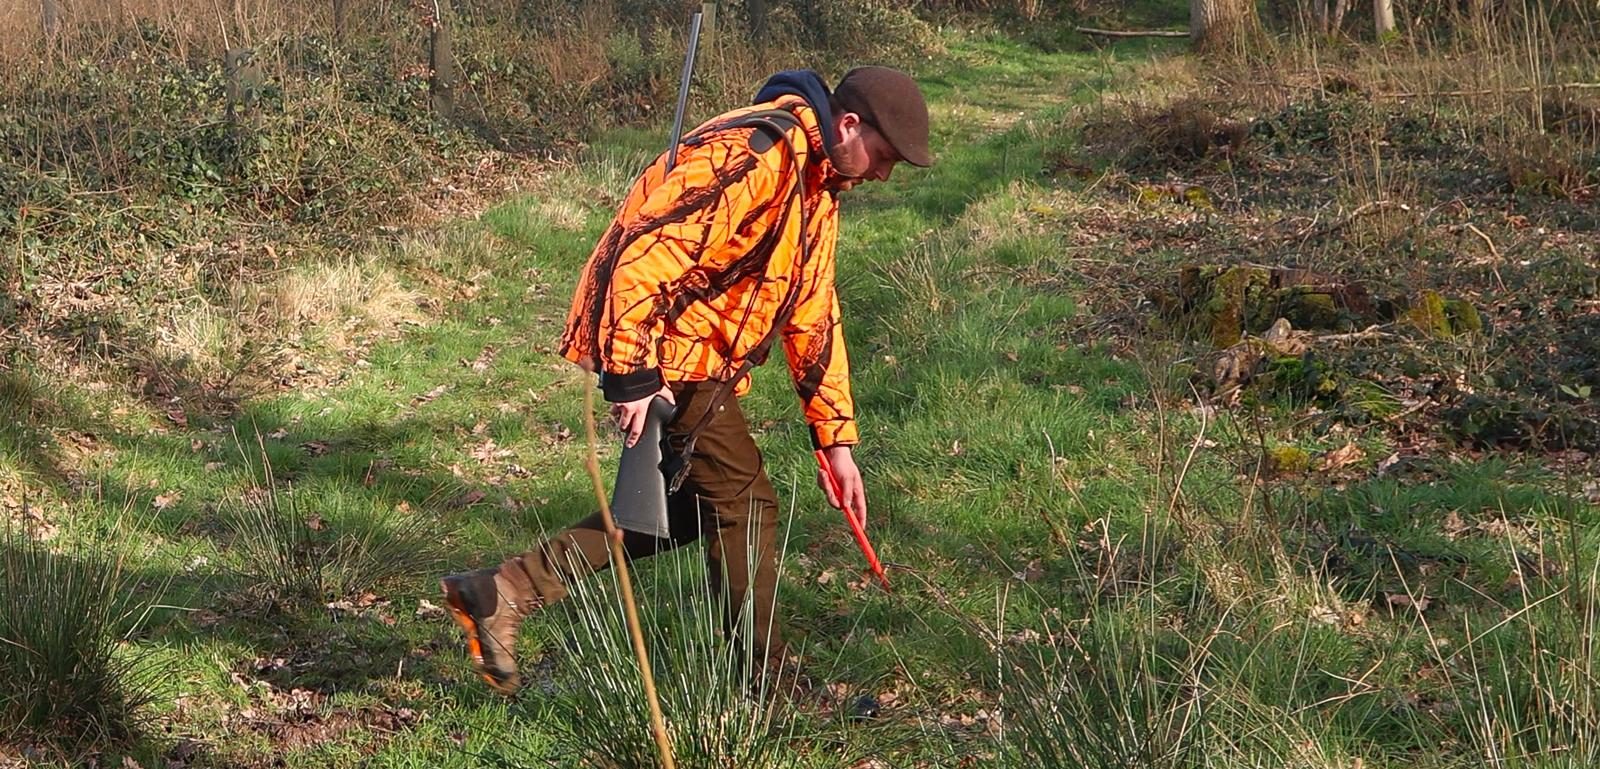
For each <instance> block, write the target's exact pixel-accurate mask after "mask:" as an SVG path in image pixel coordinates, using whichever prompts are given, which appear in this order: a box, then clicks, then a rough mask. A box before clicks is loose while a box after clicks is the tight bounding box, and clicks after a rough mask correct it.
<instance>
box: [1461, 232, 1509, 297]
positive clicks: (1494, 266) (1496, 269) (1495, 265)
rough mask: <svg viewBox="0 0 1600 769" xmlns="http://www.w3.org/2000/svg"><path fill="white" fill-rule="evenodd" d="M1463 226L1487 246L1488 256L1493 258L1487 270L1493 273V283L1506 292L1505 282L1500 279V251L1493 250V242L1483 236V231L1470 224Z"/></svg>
mask: <svg viewBox="0 0 1600 769" xmlns="http://www.w3.org/2000/svg"><path fill="white" fill-rule="evenodd" d="M1464 226H1465V227H1466V228H1467V229H1469V230H1472V232H1473V234H1475V235H1477V236H1478V237H1480V238H1483V242H1484V243H1486V244H1488V246H1489V255H1490V256H1492V257H1494V261H1492V262H1490V263H1489V270H1490V271H1491V272H1493V273H1494V282H1496V283H1499V284H1500V290H1501V292H1504V291H1505V290H1506V282H1505V281H1504V280H1502V279H1501V278H1500V261H1501V259H1500V249H1498V248H1495V247H1494V241H1493V240H1490V239H1489V236H1488V235H1485V234H1484V233H1483V230H1480V229H1478V228H1477V227H1476V226H1475V225H1473V224H1472V222H1467V223H1466V224H1465V225H1464Z"/></svg>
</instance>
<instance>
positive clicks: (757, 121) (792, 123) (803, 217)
mask: <svg viewBox="0 0 1600 769" xmlns="http://www.w3.org/2000/svg"><path fill="white" fill-rule="evenodd" d="M799 125H800V118H799V117H797V116H795V114H794V113H793V112H790V111H788V110H786V109H779V108H773V109H764V110H757V111H755V112H751V113H747V114H744V115H740V116H739V117H736V118H733V119H731V120H729V121H728V122H727V123H722V124H717V125H712V126H708V127H707V129H708V130H706V131H704V132H702V133H697V134H694V135H691V136H690V137H688V138H687V139H685V140H684V143H685V144H689V146H696V145H698V144H701V143H704V141H705V138H704V137H705V134H706V133H711V132H713V131H719V130H725V129H728V128H743V127H746V126H749V127H753V128H757V129H760V130H764V131H768V132H770V133H772V134H773V139H774V141H777V142H782V143H783V146H784V148H785V149H786V150H787V151H788V153H789V160H790V162H791V163H793V164H794V166H795V168H796V169H797V173H799V171H798V169H799V167H800V158H799V156H798V154H797V153H796V152H795V151H794V145H793V144H791V143H790V142H789V130H790V129H793V128H795V127H796V126H799ZM790 195H791V196H793V198H794V199H795V204H796V205H797V206H798V207H799V209H800V243H799V246H800V253H801V254H802V255H808V254H810V252H811V251H810V248H809V247H808V246H809V244H808V243H807V239H808V235H809V234H810V231H811V216H810V214H809V213H808V212H807V211H806V206H805V194H804V186H803V180H802V179H801V178H799V177H798V176H797V178H796V179H795V184H794V189H793V191H792V192H790ZM790 294H791V295H790V296H788V297H786V298H785V299H784V303H783V306H782V309H780V310H779V311H778V314H777V315H776V316H775V317H774V318H773V319H772V328H770V329H768V330H767V335H766V336H765V337H763V338H762V340H761V341H760V342H758V343H757V344H756V346H755V347H753V348H751V350H750V353H749V354H748V355H746V356H745V359H744V362H743V363H741V364H739V368H738V369H736V370H735V371H734V373H733V376H731V377H729V378H728V379H727V381H725V382H723V383H722V384H721V385H720V386H718V388H717V391H716V393H714V394H713V395H712V396H711V403H710V404H709V406H708V407H707V408H706V411H705V413H704V414H702V415H701V417H700V419H699V421H697V422H696V423H695V425H694V426H693V427H691V428H689V432H688V437H687V439H686V440H685V441H684V443H683V450H682V451H680V452H679V453H678V456H677V457H676V461H675V462H673V463H672V464H673V465H675V467H674V468H673V470H672V477H671V478H670V479H669V482H668V484H667V493H668V494H674V493H677V491H678V489H679V487H681V486H682V485H683V482H684V480H685V479H687V478H688V476H689V461H690V455H691V454H693V453H694V444H695V441H696V440H698V439H699V437H700V434H701V433H702V432H704V431H705V429H706V427H707V426H708V425H710V424H711V420H712V419H713V418H714V417H715V416H716V414H717V410H718V409H719V408H721V406H722V404H723V403H724V402H726V401H727V400H728V396H730V395H732V394H733V389H734V387H736V386H738V383H739V380H741V379H743V378H745V377H746V376H748V375H749V373H750V371H751V370H752V369H754V368H755V367H756V366H759V365H761V364H763V363H766V362H767V358H768V356H769V355H770V354H771V353H772V346H773V345H774V344H776V343H777V341H778V337H779V336H781V335H782V334H783V328H784V326H787V325H789V319H790V318H792V317H794V312H795V307H796V306H797V304H798V303H797V302H796V301H795V298H794V296H793V289H791V290H790Z"/></svg>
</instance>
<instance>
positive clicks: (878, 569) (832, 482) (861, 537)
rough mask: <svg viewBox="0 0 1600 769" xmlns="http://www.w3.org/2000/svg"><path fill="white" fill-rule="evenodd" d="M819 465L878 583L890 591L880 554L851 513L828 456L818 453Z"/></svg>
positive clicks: (859, 522)
mask: <svg viewBox="0 0 1600 769" xmlns="http://www.w3.org/2000/svg"><path fill="white" fill-rule="evenodd" d="M817 464H818V465H819V466H821V467H822V477H824V478H827V479H828V488H829V489H830V490H831V491H833V497H834V499H837V500H839V506H840V507H842V508H844V519H845V520H846V521H849V522H850V531H851V532H853V533H854V534H855V535H856V544H857V545H858V546H860V547H861V552H862V554H864V555H866V556H867V566H869V567H871V569H872V573H873V574H876V575H877V576H878V581H879V582H882V583H883V589H884V590H888V589H889V576H888V575H887V574H884V573H883V564H882V563H879V562H878V554H877V552H875V551H874V550H873V549H872V543H871V542H869V541H868V540H867V530H866V529H864V528H862V527H861V520H860V519H859V518H857V517H856V516H855V513H853V512H851V511H850V500H848V499H845V498H844V489H841V488H839V479H838V478H835V477H833V465H832V464H830V463H829V462H828V455H827V454H824V453H822V452H821V451H818V452H817Z"/></svg>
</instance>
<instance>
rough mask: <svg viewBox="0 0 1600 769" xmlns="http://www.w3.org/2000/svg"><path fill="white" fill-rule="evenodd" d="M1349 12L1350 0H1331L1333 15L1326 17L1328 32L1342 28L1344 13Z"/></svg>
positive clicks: (1332, 32)
mask: <svg viewBox="0 0 1600 769" xmlns="http://www.w3.org/2000/svg"><path fill="white" fill-rule="evenodd" d="M1349 12H1350V0H1333V15H1332V16H1330V17H1329V18H1328V34H1330V35H1332V34H1336V33H1338V32H1339V31H1340V30H1342V29H1344V15H1345V14H1346V13H1349Z"/></svg>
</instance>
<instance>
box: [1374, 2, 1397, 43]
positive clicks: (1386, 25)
mask: <svg viewBox="0 0 1600 769" xmlns="http://www.w3.org/2000/svg"><path fill="white" fill-rule="evenodd" d="M1372 18H1373V21H1374V23H1376V25H1377V31H1378V38H1379V39H1382V38H1383V37H1384V36H1386V35H1390V34H1393V33H1394V0H1372Z"/></svg>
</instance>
